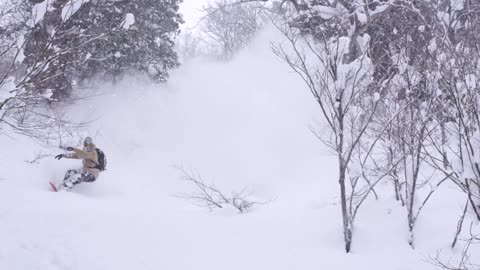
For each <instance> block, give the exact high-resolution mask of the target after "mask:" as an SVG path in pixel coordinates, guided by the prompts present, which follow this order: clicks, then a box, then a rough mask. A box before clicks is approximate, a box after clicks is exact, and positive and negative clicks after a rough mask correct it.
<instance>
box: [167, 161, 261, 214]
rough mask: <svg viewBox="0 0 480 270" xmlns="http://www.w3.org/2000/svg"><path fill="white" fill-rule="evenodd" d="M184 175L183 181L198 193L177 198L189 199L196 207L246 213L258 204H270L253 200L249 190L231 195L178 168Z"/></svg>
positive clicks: (192, 172)
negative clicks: (227, 208)
mask: <svg viewBox="0 0 480 270" xmlns="http://www.w3.org/2000/svg"><path fill="white" fill-rule="evenodd" d="M176 168H177V169H178V170H179V171H180V172H181V173H182V179H183V180H184V181H187V182H189V183H191V184H193V185H194V186H195V187H196V189H197V190H198V191H197V192H194V193H180V194H177V195H176V197H177V198H181V199H187V200H190V201H192V202H193V203H194V204H195V205H198V206H201V207H206V208H208V209H209V210H213V209H215V208H225V207H226V206H230V207H233V208H234V209H235V210H236V211H237V212H238V213H240V214H242V213H246V212H248V211H250V210H251V209H252V208H253V207H254V206H256V205H258V204H266V203H268V202H258V201H255V200H253V199H252V198H251V196H252V193H251V192H248V191H247V189H243V190H241V191H240V192H236V191H233V192H231V193H230V194H229V195H227V193H225V192H223V191H221V190H220V189H219V188H218V187H216V186H215V184H214V183H210V184H209V183H206V181H205V180H204V179H203V178H202V176H201V175H200V174H198V173H196V172H194V171H192V170H190V171H187V170H186V169H184V168H183V167H176Z"/></svg>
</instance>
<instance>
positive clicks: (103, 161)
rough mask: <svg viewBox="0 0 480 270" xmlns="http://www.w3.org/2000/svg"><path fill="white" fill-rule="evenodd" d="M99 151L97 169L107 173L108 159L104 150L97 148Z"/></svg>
mask: <svg viewBox="0 0 480 270" xmlns="http://www.w3.org/2000/svg"><path fill="white" fill-rule="evenodd" d="M95 150H96V151H97V157H98V165H97V166H95V168H97V169H99V170H100V171H105V170H106V169H107V158H106V157H105V153H103V151H102V150H100V149H98V148H95Z"/></svg>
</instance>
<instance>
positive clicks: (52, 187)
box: [48, 182, 58, 192]
mask: <svg viewBox="0 0 480 270" xmlns="http://www.w3.org/2000/svg"><path fill="white" fill-rule="evenodd" d="M48 183H49V184H50V189H51V190H52V191H53V192H57V191H58V190H57V187H56V186H55V184H54V183H52V182H48Z"/></svg>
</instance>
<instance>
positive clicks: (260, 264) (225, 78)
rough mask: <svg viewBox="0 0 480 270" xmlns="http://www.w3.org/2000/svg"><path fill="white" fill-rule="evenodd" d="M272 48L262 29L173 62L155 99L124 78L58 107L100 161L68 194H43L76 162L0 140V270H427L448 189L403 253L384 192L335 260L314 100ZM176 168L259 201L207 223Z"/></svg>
mask: <svg viewBox="0 0 480 270" xmlns="http://www.w3.org/2000/svg"><path fill="white" fill-rule="evenodd" d="M277 38H278V37H277V35H276V34H275V31H271V30H268V31H266V32H265V33H263V34H262V35H261V36H260V37H259V38H258V39H257V40H256V41H255V42H254V44H253V45H252V46H251V48H249V49H247V50H245V51H243V52H242V53H240V54H239V55H238V56H237V57H236V58H235V59H234V60H233V61H232V62H230V63H227V64H213V63H207V62H204V61H201V60H196V61H192V62H188V63H185V64H184V65H183V66H182V67H181V68H180V69H178V70H177V71H175V72H174V73H173V74H172V77H171V80H170V82H169V84H168V85H167V86H165V87H159V86H152V85H150V84H149V83H146V82H143V81H140V80H137V79H126V80H125V81H124V82H123V83H120V84H118V85H116V86H106V87H105V94H104V95H103V96H98V97H94V98H91V99H88V100H84V101H82V102H80V103H79V104H77V105H76V106H75V107H74V108H72V109H69V112H68V113H69V116H70V117H71V118H73V119H76V120H78V121H87V120H92V119H96V121H95V122H93V123H92V124H91V125H90V126H89V127H88V128H86V129H85V130H83V131H82V132H83V134H84V135H87V134H88V135H90V136H92V137H93V138H94V141H95V142H96V144H97V146H98V147H100V148H101V149H102V150H104V151H105V153H106V154H107V157H108V162H109V164H108V170H107V171H106V172H105V173H103V174H102V175H101V177H100V179H98V181H96V182H95V183H92V184H82V185H80V186H78V187H77V188H75V190H74V191H73V192H60V193H53V192H50V191H49V190H48V188H47V186H48V185H47V182H48V181H50V180H52V179H53V180H56V181H59V180H60V179H61V178H62V176H63V174H64V173H65V171H66V170H67V169H68V168H71V167H78V166H79V165H80V164H79V162H78V161H74V160H64V159H62V160H60V161H56V160H54V159H53V158H52V157H50V158H45V159H42V160H40V162H39V164H30V163H27V162H25V161H26V160H32V159H34V157H35V155H36V154H38V153H39V151H43V153H49V154H56V153H61V152H62V151H61V150H59V149H55V148H47V149H45V148H42V147H40V146H38V145H37V144H35V143H34V142H31V141H29V140H28V139H26V138H23V137H14V138H8V137H5V136H3V137H0V149H1V151H0V177H1V179H0V269H8V270H20V269H22V270H31V269H41V270H47V269H48V270H50V269H51V270H56V269H62V270H66V269H78V270H83V269H89V270H96V269H99V270H100V269H102V270H105V269H116V270H122V269H172V270H191V269H212V270H213V269H252V270H257V269H258V270H260V269H262V270H265V269H272V270H293V269H302V270H307V269H340V270H344V269H369V270H374V269H378V270H384V269H399V270H400V269H401V270H407V269H412V270H413V269H434V267H433V266H432V265H431V264H430V263H428V262H427V261H428V259H429V258H431V257H432V256H435V254H436V252H437V251H438V250H440V249H444V250H445V251H444V252H445V254H446V255H447V256H448V254H449V252H450V251H449V244H450V243H451V240H452V238H453V236H454V233H455V228H456V220H457V216H458V214H460V212H461V209H462V207H463V203H464V201H463V198H464V197H463V195H462V194H461V193H458V192H456V191H454V190H452V189H450V188H447V187H446V188H444V189H443V190H441V191H440V192H444V193H449V194H450V195H443V194H442V195H441V197H442V198H446V197H449V198H450V200H449V201H445V200H436V197H434V198H433V199H432V201H431V203H430V204H429V205H428V207H427V208H426V209H425V211H424V212H423V213H422V215H421V217H420V220H419V221H418V225H417V226H418V227H417V233H416V235H417V238H416V249H415V250H412V248H411V247H410V246H409V245H408V243H407V236H408V233H407V226H406V224H405V222H406V221H405V220H406V219H405V217H404V215H405V211H404V209H403V208H402V207H400V205H399V204H398V203H397V202H396V201H395V200H394V198H393V192H390V193H387V192H385V193H383V194H391V197H389V196H387V195H384V196H383V197H381V198H380V199H379V201H375V200H373V199H372V200H370V201H369V202H368V204H369V207H366V208H365V211H362V212H361V213H360V214H359V219H358V222H357V223H356V224H357V225H356V227H355V236H354V242H353V250H352V253H351V254H345V252H344V249H343V242H342V241H343V239H342V234H341V218H340V207H339V206H338V204H337V203H338V197H337V194H338V193H337V185H338V183H337V182H336V177H335V172H336V162H335V159H334V158H333V157H332V156H330V155H329V153H328V151H326V150H325V149H324V147H323V146H322V144H321V143H320V142H319V141H318V140H317V139H316V138H315V136H313V135H312V133H311V132H310V130H309V128H308V126H309V125H310V124H312V123H315V122H317V121H321V118H320V112H319V111H318V108H317V106H316V104H315V102H314V100H313V99H312V98H311V97H310V95H309V93H308V91H307V89H305V86H304V85H303V82H302V81H301V80H300V79H299V78H298V77H297V76H296V75H295V74H294V73H292V72H291V70H290V69H289V68H288V67H287V66H286V65H285V64H284V63H282V62H281V61H280V60H279V59H277V58H276V57H275V56H274V55H273V54H272V53H271V51H270V46H269V42H268V41H269V40H272V39H277ZM267 71H268V72H267ZM71 143H74V142H71ZM174 166H183V167H184V168H187V169H192V170H195V171H197V172H198V173H199V174H201V175H202V176H203V177H204V179H206V180H207V181H212V182H215V184H216V185H217V186H218V187H219V188H220V189H222V190H225V191H226V192H230V191H234V190H241V189H242V188H245V187H246V188H248V190H250V191H251V192H253V193H254V195H253V196H254V199H256V200H258V201H270V202H269V203H268V204H265V205H258V206H256V207H255V208H254V209H252V211H251V212H249V213H246V214H241V215H239V214H236V213H235V211H234V210H233V209H222V210H221V211H220V210H215V211H212V212H210V211H208V210H206V209H204V208H201V207H197V206H195V205H193V204H191V203H190V202H188V201H185V200H182V199H179V198H177V197H176V196H175V195H176V194H178V193H182V192H189V191H191V190H192V188H193V187H192V186H191V185H190V184H189V183H187V182H184V181H182V180H181V173H180V172H179V171H178V170H177V169H175V168H174ZM379 188H380V189H389V188H391V187H390V186H389V185H387V184H385V185H383V186H381V187H379ZM392 191H393V188H392ZM439 197H440V195H439Z"/></svg>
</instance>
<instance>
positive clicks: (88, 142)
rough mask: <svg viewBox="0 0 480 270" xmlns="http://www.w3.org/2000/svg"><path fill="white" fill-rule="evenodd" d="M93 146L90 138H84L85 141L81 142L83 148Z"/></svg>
mask: <svg viewBox="0 0 480 270" xmlns="http://www.w3.org/2000/svg"><path fill="white" fill-rule="evenodd" d="M92 144H93V141H92V138H90V137H86V138H85V140H84V141H83V146H85V147H87V146H91V145H92Z"/></svg>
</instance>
